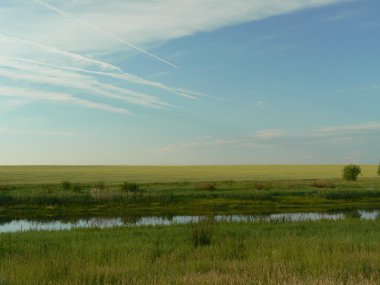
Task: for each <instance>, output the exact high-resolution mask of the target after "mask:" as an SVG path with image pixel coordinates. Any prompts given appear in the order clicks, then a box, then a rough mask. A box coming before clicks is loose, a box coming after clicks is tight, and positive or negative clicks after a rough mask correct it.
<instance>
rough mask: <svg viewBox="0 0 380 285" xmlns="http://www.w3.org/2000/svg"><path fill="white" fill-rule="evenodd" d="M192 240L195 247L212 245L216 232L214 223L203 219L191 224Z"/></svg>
mask: <svg viewBox="0 0 380 285" xmlns="http://www.w3.org/2000/svg"><path fill="white" fill-rule="evenodd" d="M190 229H191V231H190V240H191V242H192V244H193V245H194V246H195V247H198V246H206V245H209V244H211V239H212V234H213V231H214V221H213V220H212V219H201V220H199V221H197V222H192V223H190Z"/></svg>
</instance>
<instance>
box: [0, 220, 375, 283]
mask: <svg viewBox="0 0 380 285" xmlns="http://www.w3.org/2000/svg"><path fill="white" fill-rule="evenodd" d="M379 240H380V221H378V220H375V221H359V220H345V221H321V222H302V223H293V224H289V223H255V224H248V223H247V224H245V223H241V224H228V223H222V224H216V225H214V227H213V233H212V239H211V242H210V243H209V244H205V245H204V246H197V247H195V245H194V243H193V241H192V239H191V226H190V225H178V226H169V227H141V228H115V229H107V230H99V229H87V230H74V231H71V232H67V231H64V232H49V233H46V232H26V233H14V234H2V235H0V284H38V285H44V284H62V285H63V284H70V285H75V284H81V285H85V284H92V285H97V284H338V285H339V284H348V285H350V284H352V285H353V284H379V280H380V243H379Z"/></svg>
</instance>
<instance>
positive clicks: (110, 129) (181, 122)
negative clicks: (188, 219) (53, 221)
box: [0, 0, 380, 165]
mask: <svg viewBox="0 0 380 285" xmlns="http://www.w3.org/2000/svg"><path fill="white" fill-rule="evenodd" d="M379 13H380V1H378V0H265V1H264V0H234V1H230V0H182V1H177V0H140V1H135V0H123V1H121V0H107V1H104V0H102V1H100V0H66V1H59V0H1V1H0V165H25V164H26V165H29V164H30V165H39V164H54V165H59V164H65V165H67V164H68V165H76V164H81V165H104V164H106V165H108V164H109V165H114V164H115V165H161V164H165V165H166V164H169V165H171V164H174V165H187V164H341V163H370V164H376V163H378V162H379V159H380V77H379V74H380V70H379V69H380V17H379V16H380V14H379Z"/></svg>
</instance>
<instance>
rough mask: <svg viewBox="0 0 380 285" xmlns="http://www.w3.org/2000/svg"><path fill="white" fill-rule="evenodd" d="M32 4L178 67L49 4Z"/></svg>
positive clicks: (38, 2)
mask: <svg viewBox="0 0 380 285" xmlns="http://www.w3.org/2000/svg"><path fill="white" fill-rule="evenodd" d="M33 2H34V3H37V4H39V5H41V6H43V7H45V8H47V9H49V10H51V11H54V12H56V13H58V14H60V15H63V16H65V17H68V18H70V19H73V20H74V21H76V22H77V23H79V24H81V25H83V26H86V27H88V28H89V29H91V30H93V31H95V32H97V33H101V34H103V35H105V36H106V37H108V38H109V39H111V40H116V41H118V42H119V43H121V44H123V45H126V46H127V47H129V48H133V49H135V50H137V51H139V52H142V53H144V54H146V55H148V56H150V57H152V58H154V59H157V60H159V61H161V62H163V63H165V64H168V65H170V66H172V67H175V68H178V66H176V65H174V64H172V63H170V62H168V61H166V60H164V59H162V58H161V57H158V56H156V55H154V54H152V53H151V52H148V51H147V50H145V49H142V48H140V47H138V46H136V45H134V44H132V43H129V42H127V41H125V40H123V39H121V38H119V37H117V36H115V35H114V34H112V33H110V32H107V31H104V30H102V29H100V28H99V27H97V26H95V25H93V24H90V23H89V22H86V21H83V20H81V19H79V18H77V17H76V16H73V15H72V14H69V13H66V12H65V11H62V10H60V9H58V8H57V7H55V6H53V5H50V4H48V3H46V2H44V1H41V0H33Z"/></svg>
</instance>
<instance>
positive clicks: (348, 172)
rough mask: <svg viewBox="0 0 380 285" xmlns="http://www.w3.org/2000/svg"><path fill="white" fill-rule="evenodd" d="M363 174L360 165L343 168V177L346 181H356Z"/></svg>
mask: <svg viewBox="0 0 380 285" xmlns="http://www.w3.org/2000/svg"><path fill="white" fill-rule="evenodd" d="M361 172H362V170H361V168H360V166H359V165H356V164H349V165H346V166H345V167H343V169H342V176H343V179H344V180H346V181H356V179H357V178H358V175H359V174H360V173H361Z"/></svg>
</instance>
